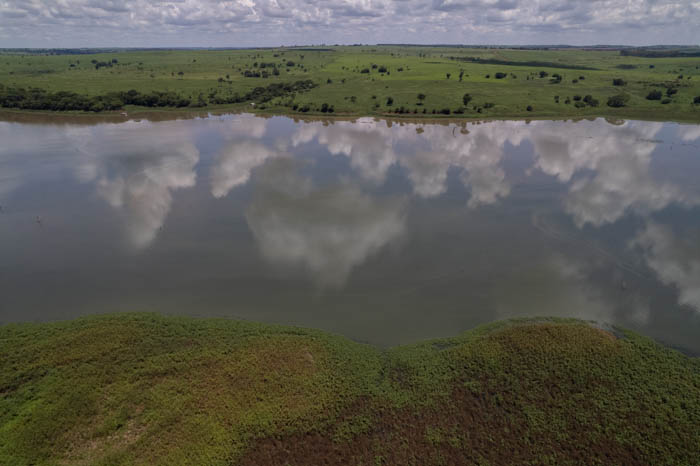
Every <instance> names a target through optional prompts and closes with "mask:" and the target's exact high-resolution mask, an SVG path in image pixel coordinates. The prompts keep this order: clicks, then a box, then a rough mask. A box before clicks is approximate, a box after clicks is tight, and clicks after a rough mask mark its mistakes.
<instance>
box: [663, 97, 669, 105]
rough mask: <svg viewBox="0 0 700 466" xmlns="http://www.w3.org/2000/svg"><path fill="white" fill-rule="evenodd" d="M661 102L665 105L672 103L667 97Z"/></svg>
mask: <svg viewBox="0 0 700 466" xmlns="http://www.w3.org/2000/svg"><path fill="white" fill-rule="evenodd" d="M661 103H662V104H663V105H666V104H670V103H671V99H669V98H666V99H664V100H662V101H661Z"/></svg>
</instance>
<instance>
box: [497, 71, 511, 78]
mask: <svg viewBox="0 0 700 466" xmlns="http://www.w3.org/2000/svg"><path fill="white" fill-rule="evenodd" d="M495 76H496V79H503V78H505V77H507V76H508V75H507V74H506V73H501V72H498V73H496V75H495Z"/></svg>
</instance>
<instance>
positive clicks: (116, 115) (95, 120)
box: [0, 106, 700, 125]
mask: <svg viewBox="0 0 700 466" xmlns="http://www.w3.org/2000/svg"><path fill="white" fill-rule="evenodd" d="M242 114H249V115H253V116H256V117H260V118H272V117H285V118H289V119H292V120H294V121H295V122H297V121H301V122H329V123H332V122H335V121H349V122H356V121H357V120H359V119H362V118H372V119H374V120H375V121H387V122H389V123H398V124H431V125H433V124H438V125H450V124H458V125H459V124H462V125H465V124H467V123H487V122H492V121H525V122H529V121H542V120H548V121H573V122H576V121H582V120H589V121H593V120H596V119H599V118H602V119H605V120H607V121H609V122H615V121H617V122H624V121H627V120H635V121H652V122H658V123H676V124H700V110H699V111H698V116H697V119H684V118H673V119H663V118H653V117H649V116H648V115H642V114H640V115H634V114H633V113H628V112H624V113H615V114H612V113H596V114H588V115H546V114H544V115H537V114H534V115H532V116H529V115H528V116H523V115H520V114H513V115H510V116H508V115H498V116H491V117H479V118H476V117H454V116H452V115H450V116H447V115H446V116H437V115H432V114H431V115H429V116H418V115H417V114H405V116H404V115H402V114H392V113H374V114H360V113H358V114H324V113H295V112H281V111H277V110H275V109H270V110H263V111H259V110H258V111H251V109H250V108H241V107H240V106H212V107H208V108H207V109H206V110H200V109H192V110H181V109H175V108H172V109H170V108H168V109H148V108H146V109H142V108H139V109H136V110H132V111H128V110H127V111H110V112H100V113H92V112H57V111H44V110H16V109H7V108H0V122H6V123H27V124H88V125H92V124H102V123H126V122H128V121H142V120H145V121H149V122H162V121H176V120H194V119H197V118H210V117H213V116H226V115H242ZM613 124H614V123H613Z"/></svg>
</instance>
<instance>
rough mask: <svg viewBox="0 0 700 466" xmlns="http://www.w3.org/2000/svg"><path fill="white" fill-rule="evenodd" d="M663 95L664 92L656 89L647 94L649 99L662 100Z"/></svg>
mask: <svg viewBox="0 0 700 466" xmlns="http://www.w3.org/2000/svg"><path fill="white" fill-rule="evenodd" d="M662 96H663V93H662V92H661V91H660V90H658V89H654V90H653V91H651V92H649V93H648V94H647V100H661V97H662Z"/></svg>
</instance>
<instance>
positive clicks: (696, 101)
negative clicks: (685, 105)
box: [693, 95, 700, 105]
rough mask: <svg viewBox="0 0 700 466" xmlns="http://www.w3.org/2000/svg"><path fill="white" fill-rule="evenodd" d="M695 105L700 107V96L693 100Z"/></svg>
mask: <svg viewBox="0 0 700 466" xmlns="http://www.w3.org/2000/svg"><path fill="white" fill-rule="evenodd" d="M693 103H694V104H695V105H700V95H698V96H696V97H695V98H694V99H693Z"/></svg>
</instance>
